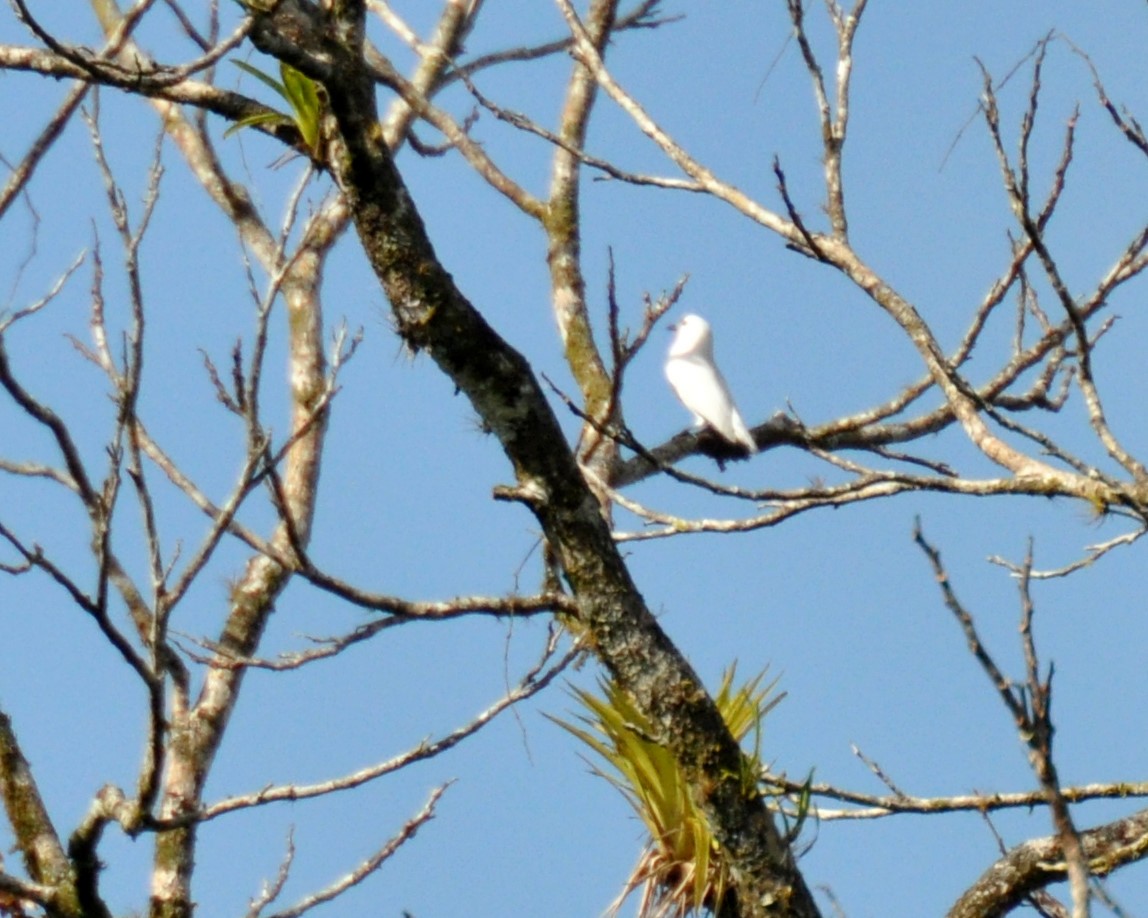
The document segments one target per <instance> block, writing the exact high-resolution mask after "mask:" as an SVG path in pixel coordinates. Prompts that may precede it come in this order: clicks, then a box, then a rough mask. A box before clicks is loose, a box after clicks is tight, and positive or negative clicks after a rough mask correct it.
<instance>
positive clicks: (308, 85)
mask: <svg viewBox="0 0 1148 918" xmlns="http://www.w3.org/2000/svg"><path fill="white" fill-rule="evenodd" d="M232 63H233V64H235V66H236V67H238V68H239V69H240V70H242V71H243V72H244V73H247V74H249V75H251V76H253V77H255V78H256V79H257V80H259V81H260V82H262V83H264V84H265V85H267V86H270V87H271V88H272V89H273V90H275V92H276V93H278V94H279V96H280V97H281V98H283V99H284V100H285V101H286V102H287V104H288V105H289V106H290V107H291V114H290V115H286V114H284V113H283V112H260V113H259V114H257V115H249V116H248V117H246V118H242V119H240V120H239V121H237V122H235V124H233V125H232V126H231V127H229V128H228V129H227V130H226V131H225V132H224V134H223V136H224V137H228V136H230V135H231V134H234V133H235V132H236V131H238V130H241V129H242V128H245V127H253V126H256V125H261V124H293V125H295V127H296V128H297V129H298V131H299V134H300V135H301V136H302V138H303V143H305V144H306V145H307V149H308V150H309V151H310V153H311V158H312V159H316V160H317V159H319V158H320V157H319V154H320V152H321V150H320V145H321V141H322V135H321V132H320V119H321V117H322V113H323V112H322V109H323V105H322V99H321V97H320V95H319V86H318V84H317V83H316V82H315V81H314V80H312V79H311V78H310V77H307V76H304V75H303V74H302V73H300V72H299V71H298V70H296V69H295V68H294V67H292V66H291V65H290V64H285V63H283V62H282V61H280V62H279V75H280V77H281V78H282V80H281V81H280V80H276V79H275V78H274V77H272V76H269V75H268V74H266V73H264V72H263V71H262V70H260V69H259V68H258V67H252V66H251V65H250V64H248V63H247V62H246V61H232Z"/></svg>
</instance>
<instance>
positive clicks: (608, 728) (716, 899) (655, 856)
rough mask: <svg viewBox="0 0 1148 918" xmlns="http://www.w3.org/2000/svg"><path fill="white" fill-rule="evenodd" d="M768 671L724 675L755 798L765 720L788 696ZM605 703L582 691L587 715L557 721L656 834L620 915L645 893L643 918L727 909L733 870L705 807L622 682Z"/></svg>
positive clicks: (724, 701) (604, 686)
mask: <svg viewBox="0 0 1148 918" xmlns="http://www.w3.org/2000/svg"><path fill="white" fill-rule="evenodd" d="M766 672H767V670H763V671H762V672H761V673H759V674H758V675H757V676H755V677H754V678H752V679H750V680H748V681H747V682H745V683H743V684H741V685H738V686H735V678H736V665H735V666H732V667H730V669H729V670H727V671H726V672H725V674H724V675H723V676H722V682H721V686H720V688H719V690H718V693H717V696H716V697H715V699H714V701H715V702H716V704H717V706H718V710H719V711H720V712H721V715H722V718H723V719H724V720H725V723H726V726H727V727H729V730H730V733H732V734H733V736H734V738H735V739H736V740H737V741H738V742H739V743H742V742H743V741H744V740H745V739H746V738H747V737H748V736H750V734H752V735H753V748H752V751H748V750H747V751H746V752H745V757H744V766H745V767H744V774H743V778H744V780H745V781H746V783H747V792H750V793H758V792H759V787H758V776H759V775H760V774H761V773H762V771H763V767H762V764H763V763H762V761H761V733H762V723H763V721H764V720H765V716H766V715H767V714H768V713H769V712H770V711H771V710H773V708H774V707H776V706H777V704H779V703H780V702H781V700H782V698H783V697H784V693H777V692H776V688H777V682H778V680H777V679H774V680H773V681H771V682H768V683H767V682H765V675H766ZM599 687H600V689H601V693H602V697H598V696H597V695H595V694H593V693H591V692H588V691H585V690H582V689H571V693H572V694H573V696H574V697H575V699H577V701H578V702H579V704H580V705H581V706H582V707H583V708H584V709H585V711H586V713H585V714H581V715H578V716H577V721H578V722H577V723H569V722H567V721H563V720H560V719H558V718H554V717H551V718H550V719H551V720H553V721H554V722H555V723H557V724H558V725H559V726H561V727H562V728H563V729H565V730H567V731H569V732H570V733H572V734H573V735H574V736H576V737H578V739H580V740H581V741H582V742H584V743H585V744H586V745H587V746H589V747H590V748H591V749H592V750H593V751H594V752H595V753H596V754H597V755H598V756H600V757H601V759H603V760H604V761H605V763H606V765H607V766H608V769H609V770H603V769H601V768H598V767H596V766H592V767H593V770H594V773H595V774H597V775H599V776H601V777H603V778H605V779H606V780H607V781H609V782H610V783H611V784H612V785H614V787H616V788H617V789H618V790H619V791H620V792H621V793H622V795H623V796H624V797H625V798H626V800H627V801H629V803H630V805H631V806H632V807H633V809H634V812H635V813H637V815H638V817H639V818H640V819H641V820H642V822H643V824H644V825H645V827H646V830H647V832H648V833H649V841H648V842H647V844H646V847H645V849H644V850H643V852H642V855H641V857H640V858H639V860H638V863H637V865H636V866H635V867H634V870H633V872H632V873H631V875H630V878H629V879H628V880H627V881H626V884H625V886H624V888H623V890H622V893H621V894H620V895H619V896H618V898H617V900H615V902H614V903H613V905H612V906H611V908H610V910H609V914H611V915H613V914H616V913H617V911H618V910H619V909H620V907H621V905H622V903H623V902H624V901H625V899H626V898H627V897H628V896H629V895H630V894H631V893H633V892H634V891H635V890H638V889H641V890H642V898H641V904H640V906H639V910H638V914H639V915H640V916H642V918H684V916H686V915H690V914H698V913H700V912H702V911H703V910H705V911H708V912H710V913H711V914H714V915H720V914H721V913H722V911H723V908H722V906H723V902H724V901H725V899H726V896H727V894H728V892H729V890H730V883H729V879H730V872H729V866H728V864H727V863H726V860H725V858H724V857H723V856H722V851H721V848H720V846H719V845H718V843H717V841H716V840H715V839H714V836H713V830H712V829H711V827H710V824H709V821H708V820H707V819H706V817H705V815H704V814H703V813H702V811H701V810H700V809H699V807H698V805H697V803H696V802H695V800H694V798H693V795H692V794H691V793H690V788H689V785H688V783H687V781H686V779H685V776H684V775H683V773H682V770H681V768H680V767H679V765H678V763H677V761H676V760H675V759H674V757H673V755H672V754H671V753H670V751H669V750H668V749H666V748H665V747H664V746H662V745H660V744H659V743H658V742H657V741H656V740H655V738H654V735H653V734H654V730H653V729H652V726H651V724H650V723H649V721H648V720H647V719H646V718H645V717H644V716H643V714H642V713H641V712H640V711H639V710H638V709H637V708H636V707H635V706H634V704H633V702H631V701H630V699H629V698H627V697H626V695H625V693H624V692H623V691H622V690H621V689H620V688H618V686H616V685H615V684H614V683H612V682H609V681H607V680H604V679H603V680H600V681H599Z"/></svg>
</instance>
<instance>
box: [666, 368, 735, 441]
mask: <svg viewBox="0 0 1148 918" xmlns="http://www.w3.org/2000/svg"><path fill="white" fill-rule="evenodd" d="M666 379H667V380H669V383H670V386H671V387H672V388H673V390H674V392H675V394H676V395H677V396H678V398H679V399H680V400H681V403H682V404H683V405H685V406H686V408H688V409H689V410H690V411H692V412H693V413H694V415H695V416H697V417H698V418H699V419H701V420H702V421H704V422H705V423H707V424H709V425H710V427H712V428H713V429H714V430H716V431H717V432H718V433H719V434H721V435H722V436H723V437H725V438H726V439H727V440H729V441H730V442H731V443H742V444H744V443H745V440H746V439H747V438H748V437H749V435H748V433H746V432H745V424H744V423H742V421H741V416H740V415H739V414H738V413H737V408H736V407H735V406H734V403H733V396H731V395H730V392H729V386H728V385H726V381H725V379H724V378H723V377H722V375H721V371H720V370H719V369H718V368H717V367H716V366H714V364H713V363H711V362H710V361H708V360H704V359H699V358H697V357H671V358H670V359H669V360H667V361H666ZM735 417H736V418H737V426H736V427H735V424H734V418H735ZM738 427H740V430H738V429H737V428H738ZM749 442H750V443H752V442H753V440H752V439H750V441H749Z"/></svg>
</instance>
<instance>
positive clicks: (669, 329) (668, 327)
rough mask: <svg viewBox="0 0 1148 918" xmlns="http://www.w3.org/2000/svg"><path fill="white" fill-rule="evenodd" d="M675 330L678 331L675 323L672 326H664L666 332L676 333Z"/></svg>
mask: <svg viewBox="0 0 1148 918" xmlns="http://www.w3.org/2000/svg"><path fill="white" fill-rule="evenodd" d="M677 330H678V323H677V322H675V323H674V324H673V325H667V326H666V331H677Z"/></svg>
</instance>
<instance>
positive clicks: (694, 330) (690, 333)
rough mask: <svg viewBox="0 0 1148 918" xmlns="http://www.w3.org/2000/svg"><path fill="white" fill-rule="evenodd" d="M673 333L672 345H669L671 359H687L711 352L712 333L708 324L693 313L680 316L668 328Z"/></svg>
mask: <svg viewBox="0 0 1148 918" xmlns="http://www.w3.org/2000/svg"><path fill="white" fill-rule="evenodd" d="M670 331H672V332H673V333H674V340H673V343H672V344H670V356H671V357H688V356H690V355H691V354H702V353H707V354H708V353H712V352H713V333H712V332H711V331H710V323H709V322H707V321H706V320H705V319H703V318H702V317H701V316H696V315H694V314H693V313H690V314H689V315H685V316H682V317H681V318H680V319H678V321H677V322H675V323H674V324H673V325H671V326H670Z"/></svg>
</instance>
